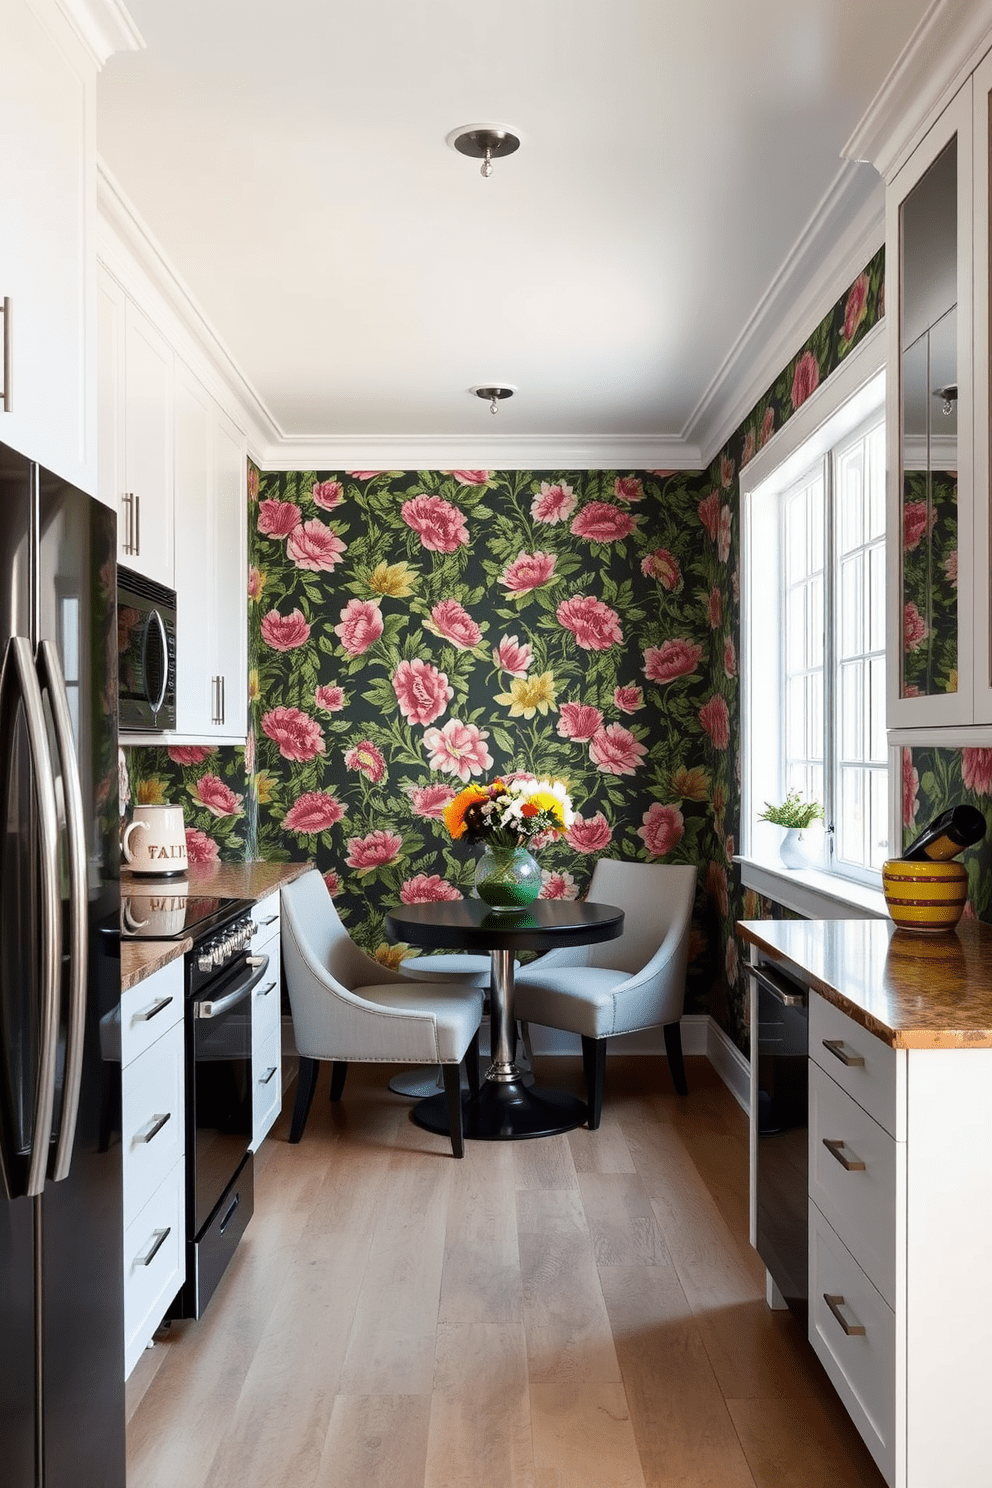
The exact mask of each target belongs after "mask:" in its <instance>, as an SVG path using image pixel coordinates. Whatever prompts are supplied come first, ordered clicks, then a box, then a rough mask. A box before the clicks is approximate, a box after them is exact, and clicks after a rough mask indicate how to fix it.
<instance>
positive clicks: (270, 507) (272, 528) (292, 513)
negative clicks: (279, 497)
mask: <svg viewBox="0 0 992 1488" xmlns="http://www.w3.org/2000/svg"><path fill="white" fill-rule="evenodd" d="M302 521H303V518H302V516H301V515H300V511H299V508H298V507H296V506H294V505H293V503H292V502H291V501H260V502H259V503H258V530H259V532H261V533H262V534H263V535H264V536H265V537H288V536H289V534H290V533H291V532H293V531H294V530H295V529H296V528H297V527H299V525H300V523H301V522H302Z"/></svg>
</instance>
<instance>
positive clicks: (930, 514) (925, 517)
mask: <svg viewBox="0 0 992 1488" xmlns="http://www.w3.org/2000/svg"><path fill="white" fill-rule="evenodd" d="M936 520H937V513H936V510H934V509H933V508H929V509H928V507H927V503H926V502H925V501H907V502H906V505H905V506H904V507H903V509H902V547H903V552H904V553H911V552H912V551H913V549H914V548H918V547H919V545H920V539H921V538H922V537H924V536H925V535H926V534H927V533H930V532H932V531H933V528H934V523H935V522H936Z"/></svg>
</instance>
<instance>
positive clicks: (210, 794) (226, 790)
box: [190, 775, 244, 816]
mask: <svg viewBox="0 0 992 1488" xmlns="http://www.w3.org/2000/svg"><path fill="white" fill-rule="evenodd" d="M190 794H191V795H192V797H193V800H194V801H195V802H196V804H197V805H198V806H205V807H206V809H207V810H208V811H209V812H210V814H211V815H212V816H240V815H241V802H242V801H243V800H244V797H243V796H236V795H235V794H234V792H233V791H232V790H231V788H230V786H228V785H225V784H224V782H223V780H221V778H220V776H219V775H201V776H200V778H199V780H198V781H197V782H196V785H195V787H194V788H193V790H192V791H191V792H190Z"/></svg>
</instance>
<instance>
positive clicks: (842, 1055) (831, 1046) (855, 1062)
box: [823, 1039, 865, 1069]
mask: <svg viewBox="0 0 992 1488" xmlns="http://www.w3.org/2000/svg"><path fill="white" fill-rule="evenodd" d="M823 1047H824V1048H825V1049H826V1051H827V1053H828V1054H832V1055H833V1056H834V1058H835V1059H839V1060H840V1062H841V1064H846V1065H847V1067H848V1069H864V1067H865V1061H864V1058H863V1057H862V1055H860V1054H848V1052H847V1050H846V1049H845V1048H844V1040H843V1039H824V1040H823Z"/></svg>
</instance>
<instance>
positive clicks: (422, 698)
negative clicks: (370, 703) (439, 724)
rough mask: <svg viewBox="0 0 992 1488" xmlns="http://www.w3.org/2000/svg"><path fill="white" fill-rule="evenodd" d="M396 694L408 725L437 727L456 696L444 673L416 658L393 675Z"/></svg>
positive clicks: (400, 667) (399, 667)
mask: <svg viewBox="0 0 992 1488" xmlns="http://www.w3.org/2000/svg"><path fill="white" fill-rule="evenodd" d="M393 691H394V692H395V694H396V700H397V702H398V703H399V705H400V712H401V713H402V714H403V717H404V718H405V719H406V721H407V723H421V724H423V723H433V722H434V720H435V718H440V716H441V714H442V713H443V712H444V710H445V708H446V707H447V706H448V702H449V700H450V699H451V698H453V697H454V695H455V690H454V688H453V687H450V686H449V685H448V679H447V677H446V676H445V674H444V672H439V671H438V669H437V667H435V666H431V664H430V663H429V662H427V661H421V659H420V657H419V656H418V657H416V658H415V659H414V660H413V661H401V662H400V664H399V666H398V667H397V668H396V671H395V672H394V673H393Z"/></svg>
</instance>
